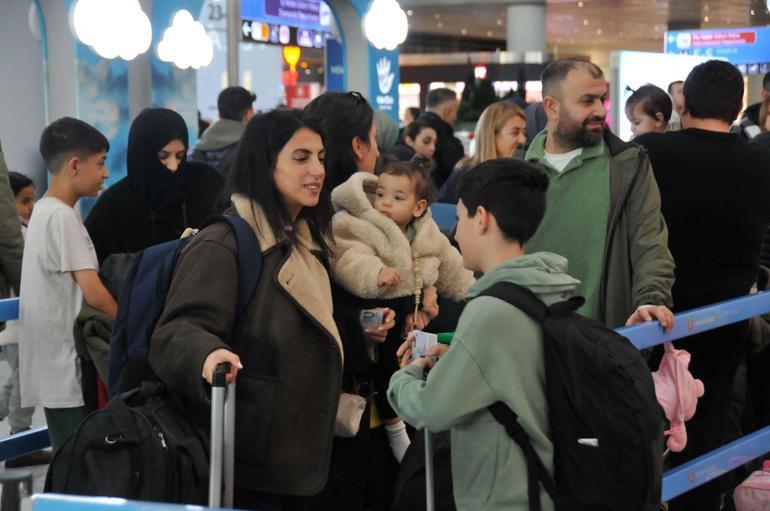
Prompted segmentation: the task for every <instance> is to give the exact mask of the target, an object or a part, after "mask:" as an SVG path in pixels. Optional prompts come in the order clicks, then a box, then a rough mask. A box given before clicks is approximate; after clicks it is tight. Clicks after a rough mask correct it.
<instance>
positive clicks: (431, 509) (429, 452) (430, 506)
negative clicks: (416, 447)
mask: <svg viewBox="0 0 770 511" xmlns="http://www.w3.org/2000/svg"><path fill="white" fill-rule="evenodd" d="M433 491H434V486H433V434H432V433H431V432H430V430H429V429H427V428H426V429H425V511H436V496H435V495H434V493H433Z"/></svg>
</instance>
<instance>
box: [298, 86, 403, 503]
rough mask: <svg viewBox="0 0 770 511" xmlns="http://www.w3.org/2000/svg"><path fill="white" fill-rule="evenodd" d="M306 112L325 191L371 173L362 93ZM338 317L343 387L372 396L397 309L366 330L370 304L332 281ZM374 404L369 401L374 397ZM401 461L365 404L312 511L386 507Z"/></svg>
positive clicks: (320, 100)
mask: <svg viewBox="0 0 770 511" xmlns="http://www.w3.org/2000/svg"><path fill="white" fill-rule="evenodd" d="M305 112H306V113H307V114H308V115H309V116H310V117H312V118H313V119H315V120H317V121H318V122H320V123H321V125H322V127H323V130H324V134H325V137H324V147H325V148H326V162H325V166H326V173H327V179H326V182H325V183H324V195H325V196H327V197H329V196H330V195H331V191H332V190H333V189H334V188H336V187H337V186H339V185H340V184H342V183H344V182H345V181H347V179H348V178H349V177H350V176H351V175H352V174H354V173H355V172H368V173H373V172H374V171H375V168H376V166H377V159H378V156H379V149H378V146H377V141H376V136H377V127H376V124H375V122H374V111H373V110H372V107H371V106H370V105H369V102H368V101H367V100H366V99H365V98H364V97H363V96H362V95H361V94H359V93H358V92H346V93H342V92H327V93H325V94H322V95H321V96H319V97H317V98H316V99H314V100H313V101H312V102H310V103H309V104H308V105H307V106H306V107H305ZM332 293H333V300H334V319H335V321H336V322H337V326H338V328H339V331H340V336H341V338H342V343H343V346H344V349H345V367H344V373H343V385H342V390H343V392H345V393H353V394H359V395H361V396H364V397H370V396H371V395H372V392H373V387H372V377H371V373H372V368H373V363H374V357H373V353H374V352H375V351H376V350H375V346H376V345H377V344H379V343H382V342H384V341H385V339H386V336H387V333H388V331H389V330H390V329H391V328H393V327H394V326H395V313H394V312H393V311H392V310H391V309H386V308H383V309H382V310H383V311H384V321H383V324H382V325H381V326H380V329H379V330H368V331H364V330H363V328H362V326H361V322H360V313H361V310H362V309H364V308H365V307H367V306H371V304H366V303H364V302H363V301H362V300H360V299H359V298H357V297H355V296H353V295H351V294H350V293H348V292H346V291H345V290H344V289H342V288H341V287H340V286H337V285H335V284H333V285H332ZM370 403H371V401H370ZM396 470H397V462H396V460H395V458H393V456H392V455H391V454H390V449H389V447H388V440H387V436H386V434H385V432H384V427H382V424H381V423H380V422H379V419H378V418H377V413H376V411H374V412H373V409H372V406H371V405H370V406H367V408H366V410H365V412H364V414H363V416H362V418H361V422H360V426H359V428H358V433H357V434H356V435H355V436H354V437H352V438H340V437H335V439H334V446H333V451H332V460H331V469H330V471H329V482H328V484H327V486H326V488H325V489H324V491H323V492H322V493H321V494H320V495H319V496H318V497H316V498H315V499H313V506H312V508H313V509H314V510H319V511H320V510H325V509H334V510H335V511H360V510H363V509H380V508H383V509H387V508H388V501H389V499H390V493H391V489H392V486H393V483H394V479H395V473H396Z"/></svg>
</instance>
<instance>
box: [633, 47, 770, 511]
mask: <svg viewBox="0 0 770 511" xmlns="http://www.w3.org/2000/svg"><path fill="white" fill-rule="evenodd" d="M683 93H684V108H683V110H682V127H683V128H684V129H683V130H682V131H678V132H674V133H648V134H645V135H643V136H640V137H638V138H636V139H635V142H637V143H639V144H640V145H642V146H644V147H645V148H646V149H647V151H648V153H649V156H650V160H651V162H652V168H653V172H654V174H655V179H656V180H657V182H658V186H659V187H660V197H661V210H662V212H663V216H664V217H665V219H666V223H667V224H668V229H669V248H670V250H671V254H672V255H673V256H674V260H675V261H676V270H675V281H674V286H673V289H672V294H673V298H674V307H675V309H674V311H675V312H678V311H683V310H688V309H693V308H696V307H701V306H704V305H708V304H711V303H715V302H720V301H723V300H729V299H733V298H737V297H739V296H744V295H747V294H748V293H749V292H750V290H751V288H752V285H753V284H754V282H755V280H756V278H757V270H758V269H759V257H760V247H761V244H762V239H763V237H764V234H765V230H766V228H767V225H768V223H769V222H770V204H769V203H768V202H767V197H768V196H770V174H768V172H767V169H768V168H770V151H768V150H767V149H765V148H764V147H761V146H759V145H756V144H750V143H748V142H746V141H745V140H742V139H741V138H740V137H738V136H736V135H735V134H732V133H730V125H731V124H732V122H733V120H734V119H735V117H736V116H737V115H738V112H739V111H740V108H741V101H742V99H743V77H742V76H741V73H740V72H739V71H738V70H737V69H736V68H735V67H734V66H733V65H731V64H728V63H727V62H722V61H717V60H711V61H708V62H705V63H703V64H700V65H699V66H696V67H695V68H694V69H693V70H692V71H691V72H690V75H689V76H688V77H687V80H685V82H684V90H683ZM747 332H748V323H747V322H745V321H743V322H739V323H734V324H732V325H728V326H726V327H722V328H719V329H716V330H712V331H710V332H705V333H702V334H699V335H696V336H692V337H688V338H686V339H684V340H682V341H677V342H676V343H675V344H676V347H677V348H679V349H686V350H687V351H689V352H690V354H691V355H692V360H691V361H690V368H689V369H690V371H691V372H692V374H693V376H694V377H695V378H698V379H700V380H702V381H703V384H704V386H705V387H706V394H705V395H704V396H703V397H702V398H701V399H700V400H699V401H698V407H697V409H696V411H695V415H694V416H693V418H692V419H691V420H690V421H688V422H687V437H688V438H687V446H686V447H685V449H684V450H683V451H682V452H681V453H671V457H670V462H671V463H672V465H673V466H677V465H680V464H682V463H684V462H686V461H689V460H691V459H693V458H695V457H697V456H700V455H702V454H704V453H706V452H708V451H710V450H713V449H716V448H717V447H720V446H722V445H724V444H725V443H727V441H729V440H731V436H730V424H729V422H728V418H729V415H730V413H729V411H730V406H731V405H730V402H731V397H732V396H733V395H734V394H733V392H735V391H734V390H733V385H734V383H733V382H734V381H735V378H736V373H737V371H738V366H739V363H740V358H741V356H742V353H743V350H744V345H745V342H746V338H747ZM654 358H656V357H654ZM764 374H766V372H765V373H764ZM721 491H722V488H720V482H719V481H718V480H716V481H712V482H710V483H709V484H706V485H704V486H701V487H699V488H697V489H695V490H694V491H691V492H688V493H686V494H684V495H682V496H681V497H678V498H676V499H674V500H672V501H671V502H669V510H671V511H680V510H684V511H689V510H694V509H697V510H699V511H712V510H713V511H717V510H718V509H721V508H720V504H721V496H720V493H721Z"/></svg>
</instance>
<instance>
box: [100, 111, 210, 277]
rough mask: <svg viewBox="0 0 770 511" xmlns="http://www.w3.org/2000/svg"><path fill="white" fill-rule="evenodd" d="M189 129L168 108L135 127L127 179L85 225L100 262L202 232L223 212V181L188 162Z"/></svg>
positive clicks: (106, 196) (148, 114)
mask: <svg viewBox="0 0 770 511" xmlns="http://www.w3.org/2000/svg"><path fill="white" fill-rule="evenodd" d="M187 148H188V139H187V126H186V124H185V122H184V119H182V116H181V115H179V114H178V113H176V112H174V111H173V110H168V109H166V108H148V109H146V110H144V111H143V112H142V113H140V114H139V115H138V116H137V118H136V119H134V122H133V123H132V124H131V130H130V131H129V134H128V156H127V159H126V163H127V175H126V177H125V178H123V179H121V180H120V181H118V182H117V183H115V184H114V185H113V186H111V187H110V188H108V189H107V190H106V191H105V192H104V193H103V194H102V195H101V197H99V200H98V201H97V202H96V204H95V205H94V207H93V209H91V213H90V214H89V215H88V218H87V219H86V221H85V225H86V228H87V229H88V233H89V235H90V236H91V239H92V240H93V242H94V246H95V248H96V254H97V256H98V257H99V262H100V263H101V262H103V261H104V259H106V258H107V256H109V255H110V254H114V253H120V252H137V251H139V250H143V249H145V248H147V247H149V246H151V245H155V244H158V243H163V242H165V241H170V240H172V239H176V238H178V237H179V236H180V235H181V234H182V232H183V231H184V230H185V228H187V227H193V228H201V227H203V226H204V224H205V222H206V220H207V219H208V218H209V217H211V216H213V215H215V214H217V213H218V212H219V211H218V209H219V208H218V206H217V205H218V199H219V197H220V191H221V189H222V186H223V178H222V177H221V176H220V174H219V173H218V172H217V171H216V170H214V169H213V168H212V167H210V166H209V165H207V164H205V163H200V162H193V161H187V159H186V153H187Z"/></svg>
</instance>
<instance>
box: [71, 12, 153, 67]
mask: <svg viewBox="0 0 770 511" xmlns="http://www.w3.org/2000/svg"><path fill="white" fill-rule="evenodd" d="M72 28H73V30H74V32H75V35H76V36H77V38H78V39H79V40H80V41H81V42H82V43H83V44H85V45H88V46H91V47H92V48H93V49H94V51H95V52H96V53H97V54H99V55H100V56H102V57H104V58H106V59H114V58H115V57H120V58H122V59H123V60H132V59H134V58H136V56H137V55H139V54H141V53H144V52H146V51H147V49H148V48H149V47H150V43H151V42H152V26H151V25H150V19H149V18H148V17H147V15H146V14H145V13H144V11H142V7H141V5H139V0H78V1H77V3H75V5H74V8H73V9H72Z"/></svg>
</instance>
